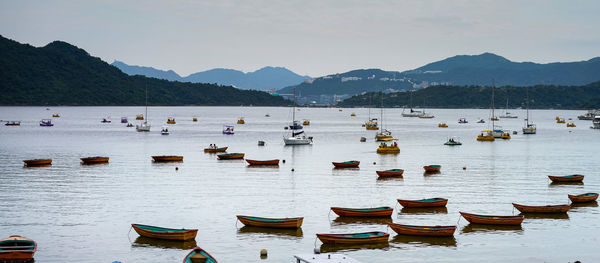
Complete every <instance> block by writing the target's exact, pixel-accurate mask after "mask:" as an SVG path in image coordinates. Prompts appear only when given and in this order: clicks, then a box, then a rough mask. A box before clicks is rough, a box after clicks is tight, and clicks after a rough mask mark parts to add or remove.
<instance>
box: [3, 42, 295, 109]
mask: <svg viewBox="0 0 600 263" xmlns="http://www.w3.org/2000/svg"><path fill="white" fill-rule="evenodd" d="M0 79H2V81H1V82H0V92H2V96H0V105H143V104H144V103H145V102H144V100H145V95H144V94H145V89H146V88H147V89H148V97H149V99H148V102H149V104H151V105H250V104H252V105H287V104H288V102H287V101H285V100H284V99H283V98H281V97H275V96H271V95H269V94H268V93H265V92H260V91H243V90H239V89H235V88H233V87H227V86H219V85H214V84H192V83H182V82H170V81H167V80H159V79H155V78H146V77H143V76H128V75H126V74H124V73H123V72H121V71H120V70H119V69H117V68H116V67H113V66H111V65H109V64H108V63H106V62H104V61H102V60H101V59H99V58H97V57H92V56H90V55H89V54H88V53H87V52H86V51H85V50H83V49H80V48H77V47H75V46H73V45H70V44H68V43H65V42H61V41H54V42H52V43H50V44H48V45H46V46H44V47H33V46H30V45H27V44H20V43H18V42H16V41H13V40H10V39H7V38H4V37H2V36H0Z"/></svg>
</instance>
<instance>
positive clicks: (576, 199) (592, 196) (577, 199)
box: [569, 193, 598, 203]
mask: <svg viewBox="0 0 600 263" xmlns="http://www.w3.org/2000/svg"><path fill="white" fill-rule="evenodd" d="M569 199H570V200H571V202H573V203H585V202H592V201H596V199H598V193H585V194H580V195H569Z"/></svg>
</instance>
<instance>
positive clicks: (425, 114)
mask: <svg viewBox="0 0 600 263" xmlns="http://www.w3.org/2000/svg"><path fill="white" fill-rule="evenodd" d="M418 117H419V119H433V118H434V117H435V116H433V115H431V114H427V113H425V111H423V115H420V116H418Z"/></svg>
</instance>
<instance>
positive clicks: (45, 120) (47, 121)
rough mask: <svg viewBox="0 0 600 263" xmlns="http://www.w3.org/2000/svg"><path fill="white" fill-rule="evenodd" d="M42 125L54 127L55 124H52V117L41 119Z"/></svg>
mask: <svg viewBox="0 0 600 263" xmlns="http://www.w3.org/2000/svg"><path fill="white" fill-rule="evenodd" d="M40 126H43V127H52V126H54V124H52V120H51V119H42V120H41V121H40Z"/></svg>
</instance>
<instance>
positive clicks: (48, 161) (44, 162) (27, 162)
mask: <svg viewBox="0 0 600 263" xmlns="http://www.w3.org/2000/svg"><path fill="white" fill-rule="evenodd" d="M23 162H24V163H25V166H46V165H52V159H31V160H23Z"/></svg>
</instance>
